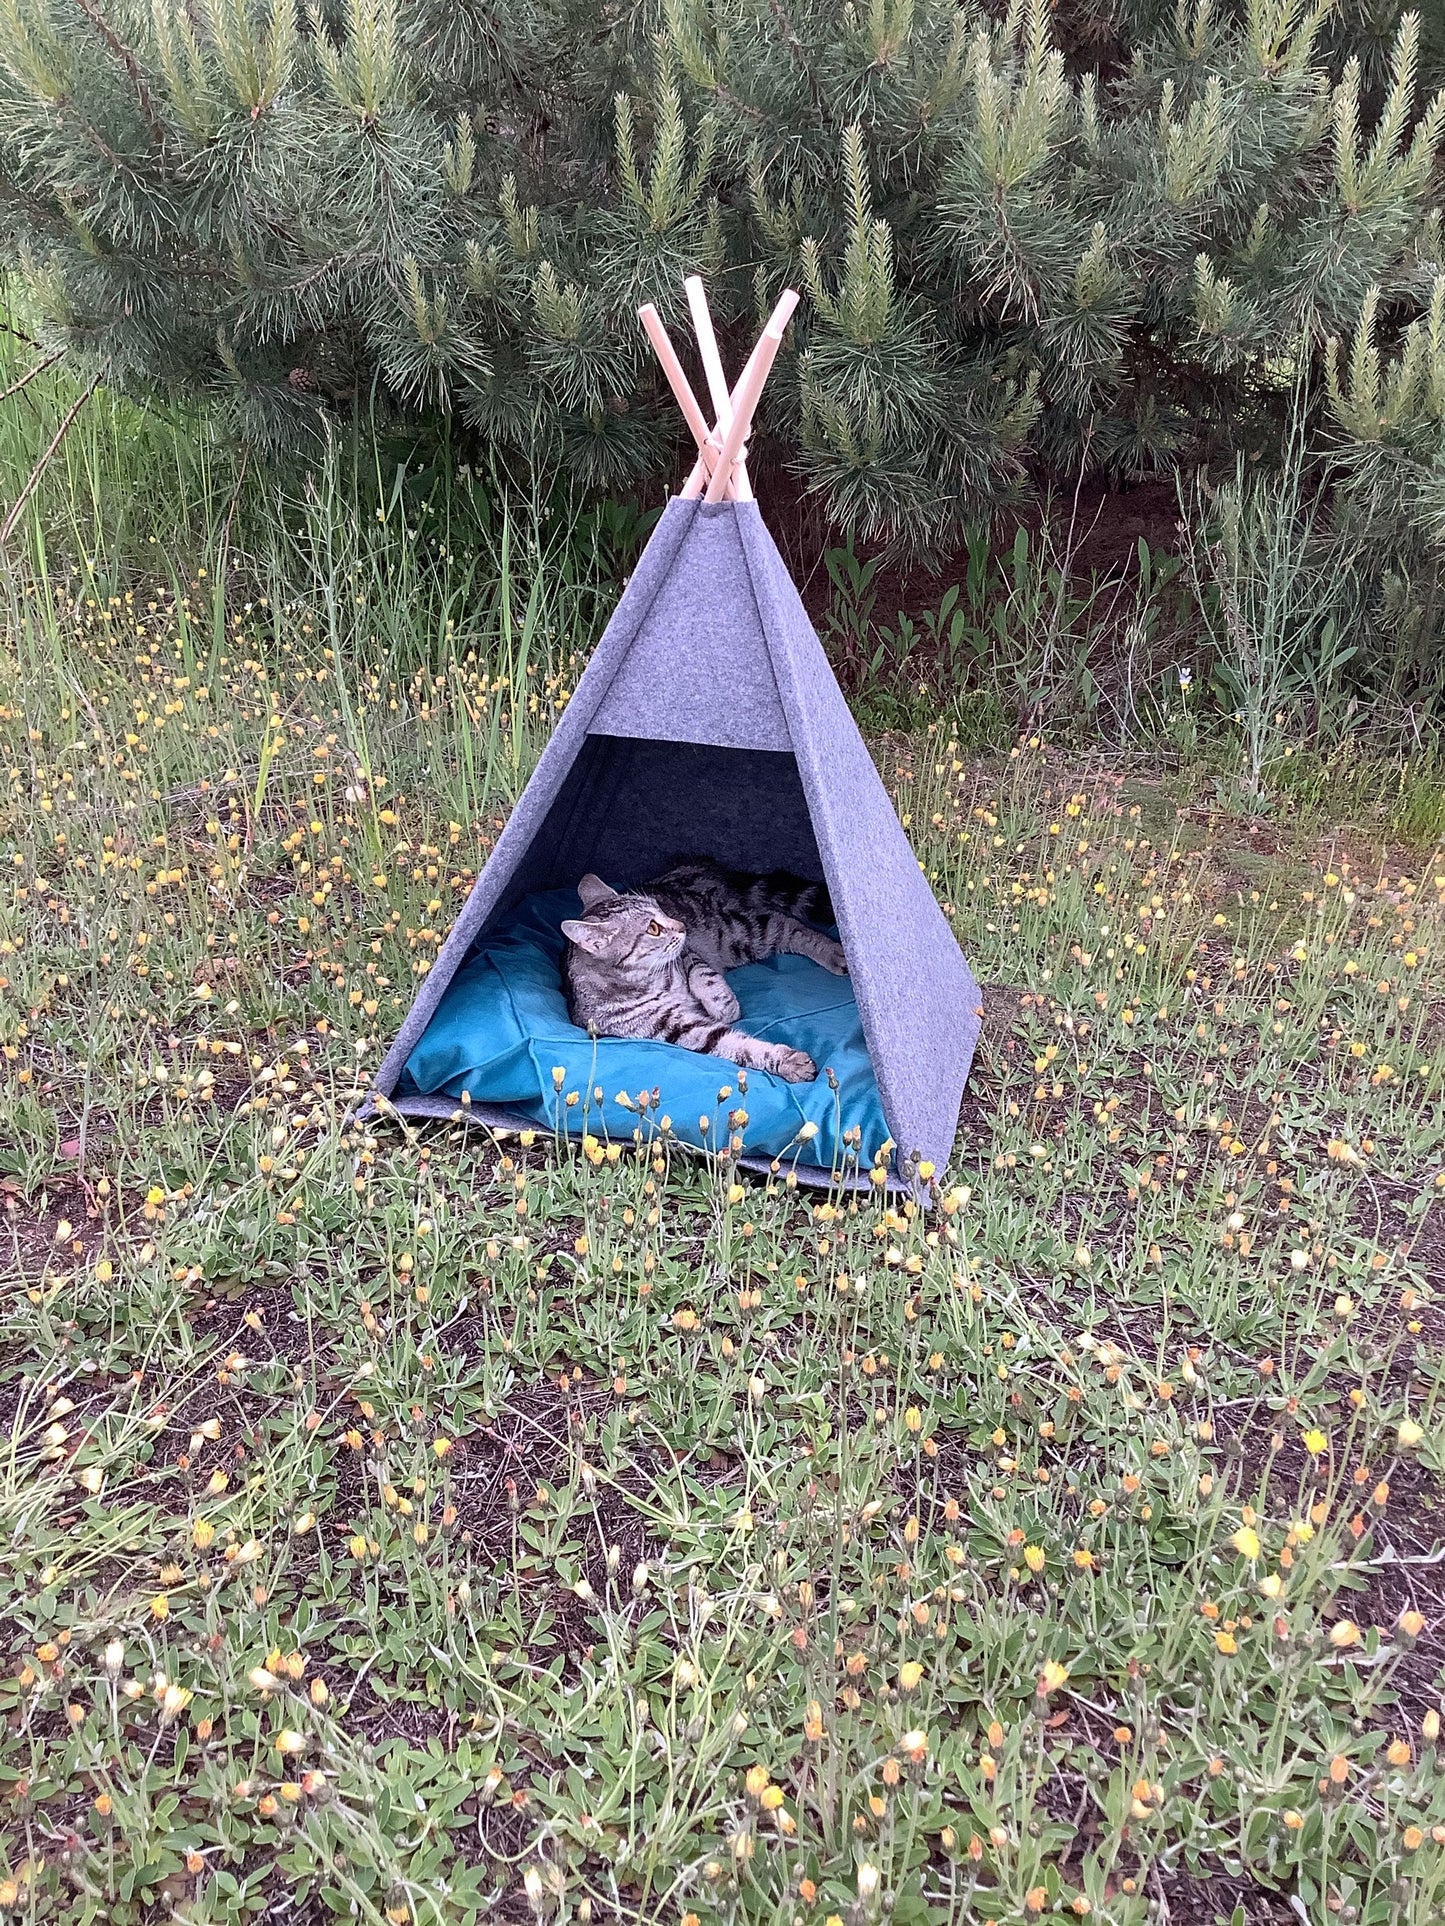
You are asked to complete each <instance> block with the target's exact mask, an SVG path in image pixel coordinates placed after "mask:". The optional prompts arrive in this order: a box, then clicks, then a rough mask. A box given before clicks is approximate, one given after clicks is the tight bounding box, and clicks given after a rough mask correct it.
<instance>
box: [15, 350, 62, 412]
mask: <svg viewBox="0 0 1445 1926" xmlns="http://www.w3.org/2000/svg"><path fill="white" fill-rule="evenodd" d="M62 355H63V350H62V349H60V348H57V349H56V351H55V353H54V354H52V355H47V356H46V358H45V360H44V361H37V362H36V364H35V366H34V367H33V368H32V369H31V370H30V372H29V373H28V374H23V375H21V377H20V379H19V380H18V381H12V382H11V383H10V386H9V387H8V388H7V389H6V390H5V392H4V394H3V395H0V401H8V400H9V399H10V397H11V395H18V394H19V392H20V390H21V389H22V388H28V387H29V386H30V384H31V382H32V381H33V380H34V379H35V377H36V375H43V374H44V373H45V370H46V369H47V368H53V367H54V366H55V364H56V362H57V361H59V360H61V358H62Z"/></svg>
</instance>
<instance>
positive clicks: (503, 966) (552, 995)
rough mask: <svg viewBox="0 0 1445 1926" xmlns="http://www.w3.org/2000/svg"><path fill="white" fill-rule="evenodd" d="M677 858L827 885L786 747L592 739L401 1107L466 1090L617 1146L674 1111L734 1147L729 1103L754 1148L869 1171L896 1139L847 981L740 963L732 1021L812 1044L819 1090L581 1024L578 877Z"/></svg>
mask: <svg viewBox="0 0 1445 1926" xmlns="http://www.w3.org/2000/svg"><path fill="white" fill-rule="evenodd" d="M680 856H710V857H713V858H714V859H716V860H717V861H718V862H721V863H725V864H727V865H729V866H730V867H732V868H736V869H743V870H752V871H758V872H766V871H768V870H772V869H787V870H791V871H793V872H794V873H795V874H796V875H798V876H802V877H804V878H806V879H807V880H809V881H815V882H821V881H824V880H825V878H824V872H823V865H822V862H821V859H820V857H819V854H818V845H817V840H816V837H815V836H814V833H813V827H812V823H811V820H810V818H809V814H808V805H807V800H806V797H805V795H804V792H803V785H802V780H801V778H800V776H799V773H798V768H797V763H796V760H795V758H794V756H793V755H792V753H791V752H790V751H782V750H773V749H744V748H723V747H718V746H716V745H713V744H708V743H691V742H660V741H655V740H652V739H649V738H643V737H629V736H622V735H613V734H592V735H589V736H588V737H587V738H586V740H585V742H584V744H583V745H582V748H581V750H580V752H579V754H578V755H577V758H576V760H575V761H574V763H573V765H572V767H571V769H570V770H569V772H568V774H567V777H566V779H565V780H564V782H563V784H562V786H561V788H560V790H559V791H558V793H557V796H556V797H555V799H554V801H553V803H552V805H551V807H550V808H549V810H548V812H547V814H546V816H545V818H544V819H543V821H542V823H541V825H540V827H539V829H538V830H537V833H536V834H535V836H534V837H533V838H532V841H531V843H530V845H529V847H528V849H527V852H526V854H525V855H524V856H523V858H522V859H521V861H520V862H519V864H518V865H517V868H516V871H515V872H514V874H513V876H512V877H511V879H510V881H509V883H508V886H507V888H506V889H505V891H504V892H503V894H502V895H501V897H500V899H499V900H498V902H497V904H496V906H495V908H494V909H493V911H492V913H491V915H490V916H489V917H488V918H487V921H486V923H485V925H484V926H483V928H482V931H481V933H480V935H479V936H478V938H477V939H476V941H475V943H474V944H473V945H472V947H471V949H470V951H469V953H468V955H467V957H466V959H465V960H464V961H463V962H462V964H461V965H460V967H459V968H458V969H457V971H456V974H455V976H454V977H453V978H452V980H451V982H450V983H449V984H448V986H447V988H446V990H445V992H444V994H443V996H442V998H441V1001H440V1003H439V1004H438V1006H437V1008H436V1011H435V1012H434V1014H433V1016H432V1018H431V1021H430V1022H429V1023H428V1025H427V1027H426V1030H425V1032H424V1033H423V1035H422V1037H421V1038H420V1040H419V1041H418V1042H417V1043H416V1045H415V1046H414V1048H413V1049H412V1051H411V1053H410V1055H409V1057H408V1059H407V1063H406V1069H405V1071H404V1073H403V1076H402V1079H401V1082H400V1084H399V1086H398V1091H397V1097H398V1100H399V1101H401V1102H402V1104H403V1107H405V1100H406V1099H407V1098H408V1097H409V1096H423V1097H430V1098H443V1099H446V1100H448V1101H449V1102H460V1101H461V1100H462V1099H463V1098H464V1097H465V1098H466V1100H467V1101H468V1102H469V1103H471V1104H475V1105H479V1106H483V1107H485V1108H486V1109H488V1110H489V1111H495V1110H497V1108H498V1107H501V1108H502V1109H505V1110H508V1111H511V1112H513V1113H515V1118H514V1119H508V1121H512V1120H521V1121H525V1122H530V1123H533V1124H538V1125H541V1126H544V1127H547V1128H552V1129H563V1130H567V1131H569V1132H571V1133H574V1134H575V1133H577V1132H581V1131H584V1130H590V1131H592V1132H594V1133H595V1134H597V1135H599V1136H601V1135H603V1134H606V1135H609V1136H610V1137H612V1138H613V1139H614V1140H615V1139H616V1138H618V1137H622V1138H623V1139H624V1140H626V1139H630V1138H631V1136H632V1134H633V1132H634V1130H636V1129H637V1128H639V1126H640V1125H641V1126H642V1127H644V1128H654V1129H655V1128H657V1127H659V1126H660V1122H661V1119H662V1118H663V1117H664V1116H666V1117H667V1118H668V1120H669V1129H670V1132H671V1134H672V1135H673V1136H675V1137H677V1138H678V1139H680V1140H681V1141H683V1142H685V1143H690V1144H693V1145H695V1146H710V1145H715V1144H718V1143H721V1142H725V1141H726V1138H727V1135H728V1129H729V1125H728V1116H729V1113H730V1112H733V1111H735V1110H737V1109H738V1108H742V1109H745V1110H746V1112H747V1119H748V1121H747V1123H746V1125H745V1126H743V1127H742V1128H743V1136H744V1145H745V1149H746V1151H747V1152H748V1153H750V1155H751V1156H753V1157H756V1158H761V1159H764V1160H767V1159H772V1158H778V1157H780V1158H782V1159H783V1160H784V1162H785V1164H788V1165H792V1164H793V1163H795V1162H796V1163H797V1164H798V1165H799V1166H802V1167H809V1168H811V1169H814V1170H821V1171H823V1172H829V1171H834V1170H838V1171H842V1172H853V1171H856V1170H857V1169H858V1168H859V1167H860V1166H861V1167H862V1168H863V1169H865V1170H866V1169H867V1168H868V1166H869V1164H870V1162H871V1160H872V1159H873V1158H874V1157H876V1156H877V1155H878V1153H879V1151H880V1147H881V1146H882V1144H883V1143H884V1141H885V1140H886V1138H887V1134H888V1133H887V1127H886V1125H885V1123H884V1120H883V1108H882V1104H881V1101H880V1099H879V1095H878V1087H877V1081H876V1078H875V1076H874V1071H873V1065H872V1063H871V1061H870V1059H869V1055H868V1049H867V1044H866V1042H865V1040H864V1036H863V1027H862V1022H861V1019H860V1017H859V1013H858V1007H857V1002H856V999H855V997H854V994H853V989H852V985H851V984H850V982H849V980H848V979H847V978H846V977H842V978H840V977H834V976H831V975H830V974H829V973H828V972H827V971H825V970H823V969H822V968H821V967H820V966H819V965H817V964H815V963H811V962H809V961H807V960H806V959H805V958H802V957H793V956H784V957H774V958H771V959H769V960H768V961H767V962H765V963H758V964H749V965H746V966H745V967H744V968H742V969H740V970H735V971H733V972H732V973H731V976H730V978H729V980H730V982H731V983H732V986H733V989H734V992H735V993H736V995H737V997H738V1000H739V1002H740V1003H741V1005H742V1015H741V1017H740V1018H739V1020H738V1024H737V1027H738V1028H739V1029H742V1030H746V1031H748V1032H749V1033H751V1034H753V1035H758V1036H765V1037H769V1038H774V1039H776V1040H779V1041H784V1042H787V1043H789V1044H790V1045H792V1047H794V1048H795V1049H801V1050H806V1051H807V1053H808V1054H809V1055H810V1056H811V1057H812V1058H813V1060H814V1062H815V1063H816V1064H817V1065H818V1071H819V1074H818V1077H817V1079H816V1081H815V1082H813V1083H807V1084H788V1083H785V1082H784V1081H783V1080H782V1079H781V1078H779V1077H775V1076H772V1075H769V1074H767V1073H765V1072H761V1071H758V1070H750V1071H749V1072H748V1078H747V1096H746V1098H745V1099H740V1098H739V1097H738V1094H737V1081H738V1072H737V1068H736V1066H735V1065H733V1064H731V1063H729V1062H727V1061H725V1060H724V1059H721V1058H718V1057H711V1056H700V1055H697V1054H696V1053H694V1052H691V1051H687V1050H682V1049H679V1048H677V1047H675V1046H673V1045H670V1044H665V1043H658V1042H650V1041H645V1040H636V1039H624V1038H615V1037H602V1038H591V1037H589V1036H587V1035H586V1033H585V1032H583V1031H581V1030H579V1029H578V1028H576V1026H575V1025H573V1024H572V1023H571V1021H570V1019H569V1017H568V1014H567V1006H566V998H565V994H564V991H563V986H562V976H561V963H562V956H563V951H564V948H565V941H564V939H563V937H562V935H561V930H560V924H561V922H562V920H563V918H564V917H568V916H575V915H577V914H579V912H580V907H581V906H580V902H579V900H578V898H577V896H576V886H577V882H578V879H579V878H580V877H581V876H582V875H583V874H585V873H586V872H587V871H588V870H591V871H593V872H595V873H596V874H597V875H599V876H601V877H602V878H603V879H604V880H605V881H607V882H609V883H611V884H612V885H613V886H614V887H615V888H618V889H627V888H632V887H635V886H636V885H638V884H640V883H643V882H645V881H647V879H648V878H649V877H651V876H655V875H657V874H658V873H659V872H660V871H661V870H662V869H664V868H665V867H666V866H667V864H668V863H669V862H670V861H671V860H672V859H674V858H676V857H680ZM829 1072H831V1073H832V1075H831V1077H830V1076H829V1074H828V1073H829ZM559 1073H560V1074H559ZM724 1089H726V1090H727V1091H728V1092H729V1095H728V1096H727V1097H722V1096H720V1094H719V1093H720V1092H721V1091H722V1090H724ZM654 1091H655V1092H656V1093H657V1096H656V1099H655V1100H654V1098H653V1094H652V1093H653V1092H654ZM599 1093H600V1094H599ZM569 1098H570V1099H571V1101H570V1102H569ZM619 1099H625V1101H620V1100H619ZM644 1099H645V1104H643V1100H644ZM640 1104H643V1107H644V1109H645V1112H646V1115H645V1116H644V1117H640V1116H639V1106H640ZM494 1120H498V1121H499V1120H500V1119H499V1118H494Z"/></svg>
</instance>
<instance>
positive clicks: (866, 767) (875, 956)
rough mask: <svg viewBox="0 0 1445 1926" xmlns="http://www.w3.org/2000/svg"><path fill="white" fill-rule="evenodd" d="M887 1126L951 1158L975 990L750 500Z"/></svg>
mask: <svg viewBox="0 0 1445 1926" xmlns="http://www.w3.org/2000/svg"><path fill="white" fill-rule="evenodd" d="M733 512H734V514H735V515H736V517H737V522H738V527H739V530H740V533H741V536H742V540H743V546H744V549H745V552H746V553H747V556H748V560H749V565H750V571H751V575H752V582H753V589H754V593H755V595H756V597H757V601H758V605H759V608H760V610H761V612H762V618H763V623H764V627H765V629H766V632H767V635H768V639H769V642H770V645H771V647H772V652H773V662H774V667H775V670H776V673H777V676H778V686H779V690H780V692H781V695H782V699H783V706H784V708H785V710H786V711H787V715H788V724H789V728H790V731H791V734H792V739H793V743H794V748H795V753H796V755H797V759H798V771H799V774H800V776H801V778H802V783H803V788H804V791H805V793H806V795H807V799H808V806H809V810H810V812H811V816H812V823H813V830H814V833H815V835H816V836H817V839H818V848H819V853H820V855H821V857H822V860H823V867H824V870H825V873H826V876H827V881H828V887H829V891H830V893H831V895H832V898H833V910H834V914H835V916H836V917H837V919H838V926H839V933H840V935H841V938H842V942H843V948H844V950H845V951H846V952H847V956H848V964H849V970H850V972H851V974H852V977H853V981H854V987H855V990H856V994H857V998H858V1008H859V1012H860V1014H861V1016H862V1018H863V1029H864V1034H865V1036H866V1037H867V1040H868V1047H869V1053H870V1055H871V1057H872V1060H873V1065H874V1070H875V1074H876V1075H877V1078H878V1088H879V1094H880V1096H881V1097H882V1100H883V1108H884V1112H885V1114H886V1115H887V1118H888V1122H889V1127H890V1129H891V1130H892V1132H893V1135H894V1139H895V1141H896V1142H897V1144H898V1148H899V1152H900V1155H901V1157H902V1158H903V1159H904V1160H905V1161H906V1160H908V1159H910V1158H913V1157H916V1156H922V1157H925V1158H930V1159H932V1161H933V1162H934V1163H935V1164H937V1165H938V1166H940V1167H942V1165H943V1164H944V1163H945V1162H946V1161H947V1159H948V1156H949V1154H950V1152H951V1150H952V1148H953V1140H954V1137H955V1135H956V1133H957V1128H958V1113H959V1106H960V1104H961V1102H962V1098H963V1087H964V1083H965V1081H966V1079H967V1076H968V1069H969V1064H970V1062H971V1060H972V1057H973V1051H974V1046H975V1044H976V1042H977V1039H978V1032H979V1025H980V1017H981V1008H980V1004H981V999H980V996H979V990H978V985H977V983H976V982H975V981H974V978H973V975H972V972H971V971H970V970H969V968H968V965H967V964H966V963H965V962H964V960H963V956H962V953H961V952H960V950H959V947H958V944H957V942H956V940H955V938H954V935H953V932H952V930H951V929H950V928H949V925H948V922H947V920H946V918H945V917H944V915H943V912H942V910H941V909H940V908H939V906H938V903H937V901H936V899H935V897H934V894H933V891H932V889H931V888H930V886H929V884H928V880H927V878H926V877H925V876H924V875H923V873H922V871H921V870H920V869H919V866H918V859H917V857H916V856H915V855H914V853H913V848H912V845H911V844H910V842H909V840H908V837H907V835H906V834H905V833H904V830H903V827H902V824H901V823H900V822H899V820H898V816H897V813H896V811H895V810H894V808H893V804H892V802H891V801H890V799H889V796H888V792H887V790H886V789H885V788H884V786H883V782H882V779H881V778H880V776H879V774H878V771H877V769H876V767H875V766H874V763H873V758H872V756H871V755H870V754H869V752H868V747H867V744H866V743H865V742H864V741H863V738H862V736H861V735H860V734H859V732H858V727H857V725H856V723H855V722H854V721H853V717H852V714H851V712H850V711H849V709H848V705H847V703H846V702H845V700H844V698H843V693H842V690H841V689H840V688H839V687H838V684H837V681H836V679H835V678H834V675H833V672H832V669H831V667H830V666H829V663H828V659H827V657H826V656H825V655H824V653H823V648H822V644H821V643H820V642H819V641H818V638H817V636H816V635H815V633H814V631H813V627H812V624H811V623H810V622H809V620H808V616H807V612H806V610H805V609H804V608H803V604H802V601H801V600H800V598H799V596H798V592H797V589H796V588H795V587H794V585H793V581H792V577H791V576H790V575H789V574H788V571H787V568H786V566H785V565H784V562H783V559H782V557H781V556H780V555H779V553H778V551H777V548H776V546H775V545H774V543H773V539H772V537H771V535H770V534H769V533H768V531H767V527H766V525H765V524H764V522H763V520H762V517H761V516H760V514H759V513H758V511H757V508H756V507H755V506H754V505H753V504H751V503H742V504H738V505H736V506H735V508H734V511H733Z"/></svg>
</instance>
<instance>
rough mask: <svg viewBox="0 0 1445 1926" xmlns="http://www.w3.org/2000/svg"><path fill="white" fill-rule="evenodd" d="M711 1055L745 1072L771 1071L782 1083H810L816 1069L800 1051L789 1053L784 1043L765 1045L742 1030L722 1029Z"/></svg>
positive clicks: (809, 1058) (760, 1038)
mask: <svg viewBox="0 0 1445 1926" xmlns="http://www.w3.org/2000/svg"><path fill="white" fill-rule="evenodd" d="M710 1054H711V1055H712V1056H715V1057H726V1058H727V1060H728V1062H729V1063H737V1064H741V1065H742V1066H743V1068H744V1069H748V1070H770V1071H771V1072H772V1074H773V1075H774V1076H775V1077H781V1078H782V1079H783V1081H784V1083H812V1082H813V1080H814V1078H815V1077H816V1076H817V1074H818V1066H817V1064H816V1063H814V1061H813V1059H812V1058H811V1057H810V1056H807V1055H806V1054H805V1053H804V1052H803V1051H802V1050H790V1049H789V1048H788V1046H787V1044H785V1043H767V1042H764V1040H763V1038H762V1037H750V1036H748V1035H747V1033H746V1032H745V1031H743V1030H725V1031H724V1032H723V1034H722V1035H721V1036H720V1037H719V1038H718V1039H717V1040H716V1042H715V1043H713V1044H712V1045H711V1046H710Z"/></svg>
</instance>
